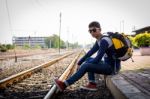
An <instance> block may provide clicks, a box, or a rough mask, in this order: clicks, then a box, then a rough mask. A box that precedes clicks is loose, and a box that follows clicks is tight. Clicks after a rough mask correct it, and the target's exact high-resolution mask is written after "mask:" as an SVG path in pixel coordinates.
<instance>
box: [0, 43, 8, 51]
mask: <svg viewBox="0 0 150 99" xmlns="http://www.w3.org/2000/svg"><path fill="white" fill-rule="evenodd" d="M7 50H8V49H7V48H6V46H5V45H4V44H3V45H0V51H1V52H7Z"/></svg>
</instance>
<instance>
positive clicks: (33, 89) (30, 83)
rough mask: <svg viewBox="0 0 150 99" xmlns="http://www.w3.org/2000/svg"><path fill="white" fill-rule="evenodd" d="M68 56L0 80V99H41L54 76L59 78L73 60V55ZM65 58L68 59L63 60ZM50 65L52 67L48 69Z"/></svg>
mask: <svg viewBox="0 0 150 99" xmlns="http://www.w3.org/2000/svg"><path fill="white" fill-rule="evenodd" d="M69 55H71V54H67V55H65V56H62V57H60V58H57V59H54V60H52V61H51V62H48V63H45V64H42V65H39V66H37V67H34V68H31V69H29V70H27V71H24V72H21V73H19V74H16V75H13V76H11V77H8V78H6V79H3V80H1V81H0V88H1V91H0V99H1V98H2V99H20V98H21V99H27V98H29V99H32V98H34V99H35V98H37V99H40V98H43V97H44V96H43V95H46V93H47V92H48V90H49V89H50V88H51V85H52V79H53V77H54V76H56V75H57V76H58V77H59V76H60V75H61V73H62V72H63V71H64V70H65V69H66V68H67V66H68V65H69V64H70V62H71V61H72V60H73V59H74V57H75V55H74V54H73V55H71V56H69ZM67 56H68V58H65V57H67ZM64 58H65V59H64ZM62 59H63V60H62ZM60 60H61V61H60ZM58 61H60V62H58ZM54 63H55V64H54ZM62 63H63V64H62ZM52 64H53V65H52ZM50 65H52V66H51V67H48V66H50ZM46 67H47V68H46ZM25 78H26V79H25ZM22 79H24V80H22ZM41 94H42V95H41Z"/></svg>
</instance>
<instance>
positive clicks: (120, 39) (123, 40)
mask: <svg viewBox="0 0 150 99" xmlns="http://www.w3.org/2000/svg"><path fill="white" fill-rule="evenodd" d="M107 34H108V37H110V38H111V40H112V43H113V47H114V50H115V53H114V56H113V57H114V58H116V59H120V60H121V61H125V60H127V59H129V58H131V59H132V55H133V48H132V44H131V41H130V39H129V38H128V37H127V36H126V35H124V34H119V33H118V32H115V33H112V32H108V33H107ZM132 61H133V60H132Z"/></svg>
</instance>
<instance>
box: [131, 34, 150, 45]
mask: <svg viewBox="0 0 150 99" xmlns="http://www.w3.org/2000/svg"><path fill="white" fill-rule="evenodd" d="M134 43H135V45H136V46H137V47H149V46H150V33H147V32H145V33H142V34H138V35H136V36H135V39H134Z"/></svg>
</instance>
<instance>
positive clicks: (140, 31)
mask: <svg viewBox="0 0 150 99" xmlns="http://www.w3.org/2000/svg"><path fill="white" fill-rule="evenodd" d="M146 31H147V32H149V33H150V26H147V27H144V28H141V29H138V30H134V31H133V32H135V35H137V34H140V33H144V32H146Z"/></svg>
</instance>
